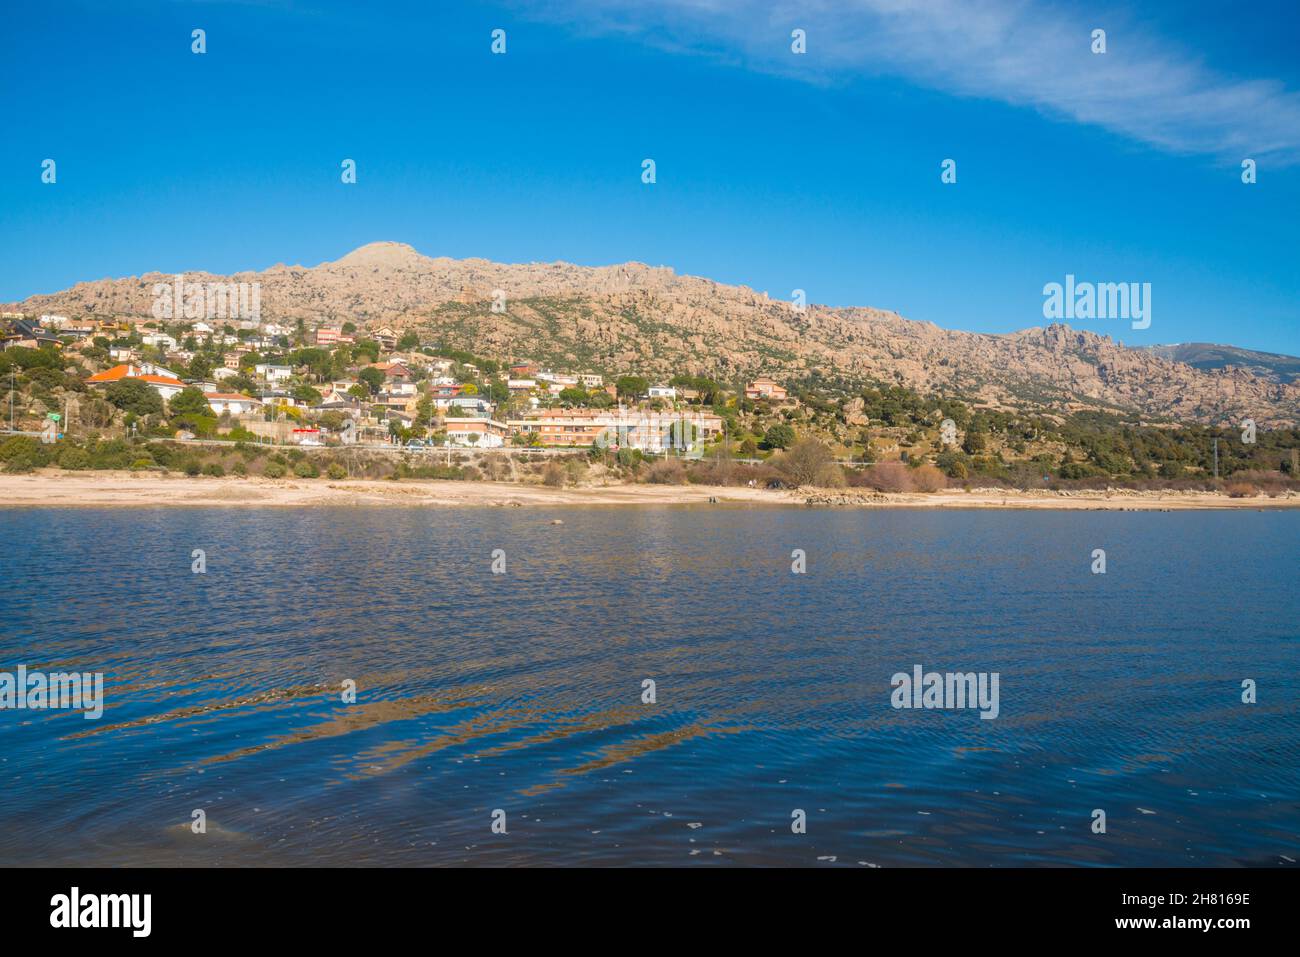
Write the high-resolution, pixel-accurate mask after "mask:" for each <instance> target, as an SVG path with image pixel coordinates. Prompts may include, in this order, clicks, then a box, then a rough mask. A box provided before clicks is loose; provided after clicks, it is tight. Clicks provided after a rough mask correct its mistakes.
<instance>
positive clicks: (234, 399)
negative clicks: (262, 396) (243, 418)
mask: <svg viewBox="0 0 1300 957" xmlns="http://www.w3.org/2000/svg"><path fill="white" fill-rule="evenodd" d="M203 398H205V399H207V400H208V405H209V406H211V408H212V411H213V413H215V414H216V415H222V414H223V413H226V412H229V413H230V414H231V415H244V414H246V413H249V412H254V411H256V410H258V409H260V408H261V406H262V403H261V402H259V401H258V400H257V399H254V398H253V397H252V396H247V395H240V394H239V393H238V392H205V393H204V394H203Z"/></svg>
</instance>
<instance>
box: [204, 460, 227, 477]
mask: <svg viewBox="0 0 1300 957" xmlns="http://www.w3.org/2000/svg"><path fill="white" fill-rule="evenodd" d="M203 474H204V475H211V476H212V477H213V478H222V477H224V476H225V474H226V470H225V469H224V468H222V467H221V463H220V462H209V463H208V464H207V465H205V466H203Z"/></svg>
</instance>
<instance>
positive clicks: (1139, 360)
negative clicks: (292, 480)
mask: <svg viewBox="0 0 1300 957" xmlns="http://www.w3.org/2000/svg"><path fill="white" fill-rule="evenodd" d="M185 275H186V278H187V280H189V281H191V282H260V283H261V286H262V294H261V306H262V318H263V319H264V320H288V321H291V322H296V321H297V320H300V319H301V320H303V321H304V323H307V324H309V325H310V324H315V323H325V324H337V323H339V322H342V321H353V322H355V323H357V324H358V325H369V326H371V327H372V328H373V327H378V326H380V325H390V326H392V327H393V328H395V329H399V330H404V329H415V330H419V331H422V332H427V333H428V334H429V335H430V336H431V337H433V339H434V340H435V341H439V342H440V343H443V344H444V345H446V346H447V347H449V348H460V349H467V350H469V351H472V352H475V353H477V354H482V355H492V356H496V357H499V358H505V359H514V358H532V359H542V360H546V361H548V362H552V363H555V364H561V363H564V364H570V365H580V364H581V365H586V366H589V367H591V368H593V369H595V370H597V371H605V372H608V373H614V374H617V373H620V372H639V373H641V374H645V375H650V376H663V377H665V378H666V377H668V376H671V375H673V374H675V373H677V372H682V371H685V372H688V373H691V374H708V375H713V376H718V377H723V378H726V379H728V380H731V379H736V378H740V377H744V376H752V375H757V374H767V375H773V376H777V377H780V378H784V379H787V380H791V381H795V380H802V379H807V378H809V377H819V378H822V379H846V380H862V381H871V382H875V383H880V384H898V385H903V386H907V387H909V388H914V389H917V390H919V391H927V392H939V393H944V392H948V393H959V394H961V395H964V396H967V397H970V398H973V399H976V400H978V401H982V402H985V403H988V404H993V405H999V406H1004V407H1018V406H1027V405H1036V406H1048V407H1052V408H1056V409H1061V410H1077V409H1080V408H1098V409H1108V410H1112V411H1116V410H1118V411H1131V412H1138V413H1141V414H1143V415H1146V416H1151V417H1159V418H1170V419H1174V420H1181V421H1191V422H1203V423H1209V424H1222V423H1224V422H1234V423H1235V422H1239V421H1240V420H1241V419H1242V418H1252V419H1254V420H1255V421H1256V422H1257V423H1258V424H1260V425H1261V426H1291V425H1294V424H1295V423H1296V422H1297V421H1300V382H1296V381H1279V380H1278V379H1276V378H1270V377H1269V376H1267V375H1262V374H1260V372H1259V371H1258V370H1253V369H1249V368H1242V367H1239V366H1235V365H1224V366H1223V367H1221V368H1196V367H1194V366H1192V365H1188V364H1187V363H1184V362H1179V361H1176V360H1173V359H1171V358H1168V357H1166V356H1164V355H1161V354H1159V353H1158V352H1156V351H1154V350H1152V349H1142V348H1130V347H1127V346H1124V345H1122V344H1120V343H1118V342H1116V341H1115V340H1113V339H1112V338H1111V337H1110V336H1109V335H1100V334H1098V333H1094V332H1088V331H1086V330H1077V329H1073V328H1071V327H1069V326H1066V325H1064V324H1061V323H1051V324H1048V325H1046V326H1036V327H1031V328H1028V329H1022V330H1019V331H1017V332H1012V333H1005V334H991V333H974V332H963V331H959V330H950V329H945V328H943V327H941V326H938V325H936V324H934V323H931V322H924V321H919V320H912V319H906V318H904V317H902V316H901V315H899V314H898V313H896V312H891V311H886V310H880V309H875V308H871V307H865V306H847V307H830V306H822V305H816V304H809V305H808V306H807V307H806V309H805V310H804V311H802V312H800V311H798V310H796V309H795V308H794V307H793V306H792V305H791V304H790V303H789V302H785V301H783V300H774V299H772V298H770V297H769V296H768V295H767V294H766V293H761V292H757V291H755V290H754V289H752V288H750V287H748V286H744V285H729V284H724V283H719V282H716V281H714V280H711V279H707V278H704V277H699V276H691V275H688V274H679V273H677V272H676V271H675V270H674V269H672V268H671V267H668V266H651V265H648V264H645V263H639V262H627V263H618V264H611V265H606V266H579V265H575V264H573V263H567V262H562V261H561V262H550V263H539V262H534V263H513V264H512V263H496V262H492V261H490V260H486V259H478V258H470V259H452V258H448V257H429V256H426V255H424V254H423V253H420V252H419V251H418V250H416V249H415V248H414V247H412V246H410V245H408V244H405V243H399V242H391V241H381V242H375V243H368V244H365V245H363V246H360V247H358V248H356V249H354V250H352V251H351V252H349V253H347V254H345V255H344V256H342V257H340V258H339V259H336V260H332V261H326V262H323V263H320V264H318V265H316V266H312V267H304V266H301V265H293V266H288V265H284V264H279V263H277V264H276V265H274V266H272V267H270V268H268V269H266V270H263V271H261V272H255V271H251V270H245V271H241V272H237V273H233V274H230V275H228V276H223V275H219V274H214V273H207V272H189V273H186V274H185ZM172 278H173V274H164V273H158V272H150V273H145V274H143V275H140V276H132V277H125V278H119V279H99V280H91V281H88V282H81V283H77V284H75V285H73V286H71V287H69V288H68V289H65V290H62V291H60V292H57V293H51V294H42V295H36V296H31V297H28V298H27V299H26V300H23V302H22V303H19V304H17V306H18V307H19V308H20V309H21V310H22V311H24V312H39V313H45V312H57V313H63V314H68V315H86V316H94V317H98V318H102V317H104V316H114V315H123V316H148V315H149V314H150V309H151V306H152V303H153V292H152V290H153V286H154V284H155V283H160V282H170V281H171V280H172ZM498 290H500V291H502V292H504V294H505V302H506V308H505V312H504V313H497V312H493V311H492V303H493V298H494V296H495V294H496V292H497V291H498ZM1243 351H1249V350H1243Z"/></svg>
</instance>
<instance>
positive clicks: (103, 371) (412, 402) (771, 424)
mask: <svg viewBox="0 0 1300 957" xmlns="http://www.w3.org/2000/svg"><path fill="white" fill-rule="evenodd" d="M0 340H2V342H3V346H4V351H3V353H0V374H3V375H4V376H5V377H6V378H7V379H8V382H7V383H5V384H6V385H7V386H8V390H7V394H6V395H5V409H4V412H5V413H7V416H8V422H7V424H8V425H9V429H10V430H11V431H14V432H18V433H27V434H28V435H29V436H34V435H37V434H38V433H40V432H41V431H42V430H45V431H46V432H50V431H51V428H52V427H51V425H50V423H54V427H53V429H52V431H53V432H54V434H55V435H57V436H58V437H59V438H60V439H63V440H76V439H79V438H82V439H88V440H90V441H92V442H103V441H104V440H130V441H132V442H136V443H143V442H155V443H156V442H160V441H165V440H179V441H181V442H192V443H196V444H197V443H215V442H226V443H235V444H238V445H241V446H247V445H249V444H252V445H256V446H266V447H288V448H297V449H299V450H311V449H327V448H340V447H350V448H354V449H382V450H389V451H400V452H402V453H407V454H409V455H410V456H413V457H416V458H412V459H411V461H417V460H418V457H419V455H420V454H421V453H426V454H427V453H433V452H437V451H443V452H445V453H447V456H448V458H447V459H446V460H445V461H446V463H447V464H448V465H450V464H451V461H452V460H451V458H450V455H451V453H452V452H453V451H454V452H456V453H457V454H458V455H459V454H460V453H484V452H492V451H494V450H496V451H517V452H521V453H522V452H538V453H546V452H552V453H562V452H565V451H568V452H571V453H572V452H590V453H599V454H600V455H602V456H603V457H604V458H605V459H606V460H608V461H612V462H613V463H614V464H616V465H618V466H623V467H624V470H625V473H630V474H631V475H632V476H636V477H641V478H644V477H646V476H649V478H650V480H656V475H658V476H659V478H660V480H667V481H686V480H689V479H690V478H691V473H689V472H687V471H686V470H685V469H683V468H682V462H670V463H669V464H668V465H667V466H666V467H662V468H659V469H658V470H657V472H656V471H655V470H653V469H652V470H650V471H648V472H641V471H640V466H641V464H642V463H643V462H644V461H646V460H654V459H661V460H672V459H678V460H682V461H684V462H687V463H689V462H690V461H693V460H694V461H700V460H705V461H711V462H712V463H714V464H715V465H716V463H717V462H718V461H719V460H720V459H722V458H725V459H726V460H727V461H728V463H734V464H744V465H747V466H750V467H751V471H748V472H744V471H742V472H737V473H734V474H735V475H739V476H744V477H746V480H747V481H751V482H752V481H756V480H758V481H763V482H780V483H785V484H794V485H798V484H821V485H829V486H839V485H844V484H846V483H847V484H854V483H855V482H860V483H869V484H873V485H874V486H876V487H878V488H883V489H884V490H887V491H888V490H907V489H917V488H919V489H927V488H938V487H943V486H945V485H947V484H953V483H959V484H960V483H969V482H970V481H972V480H974V479H976V478H978V479H980V480H981V481H982V482H985V483H987V482H990V481H992V482H997V481H1001V482H1012V483H1016V484H1020V485H1022V486H1034V485H1037V486H1038V487H1041V485H1042V484H1044V483H1046V484H1052V483H1059V482H1062V481H1065V482H1069V481H1086V480H1105V481H1110V480H1113V479H1119V478H1133V479H1146V480H1163V481H1179V480H1187V479H1189V478H1190V479H1196V478H1206V477H1215V478H1217V476H1228V475H1231V474H1233V473H1234V472H1243V473H1247V472H1248V473H1251V474H1252V475H1253V476H1254V478H1255V479H1256V481H1257V483H1258V484H1260V485H1261V487H1266V488H1267V487H1270V483H1272V485H1277V483H1280V482H1285V483H1286V484H1290V482H1291V480H1293V478H1294V476H1295V475H1296V474H1297V471H1300V469H1298V465H1300V463H1296V462H1295V458H1296V451H1295V450H1296V448H1297V447H1298V446H1300V441H1298V439H1300V436H1297V434H1296V433H1295V431H1294V430H1290V431H1288V430H1275V431H1273V432H1267V431H1262V432H1261V433H1260V441H1259V442H1258V444H1255V445H1254V447H1250V446H1247V445H1243V444H1242V443H1241V442H1235V443H1234V442H1232V441H1231V440H1230V436H1231V432H1230V431H1225V430H1215V429H1211V428H1206V427H1199V426H1193V427H1191V428H1173V427H1171V426H1170V425H1169V424H1161V423H1145V422H1143V421H1141V420H1140V419H1138V418H1137V417H1132V418H1131V419H1128V420H1125V419H1123V418H1122V417H1107V416H1105V415H1102V414H1099V413H1089V414H1076V415H1074V416H1061V415H1054V414H1051V413H1050V412H1046V413H1043V414H1038V415H1031V414H1023V413H1021V414H1017V413H1010V412H1006V411H1001V410H997V409H994V408H989V407H982V406H981V405H980V404H979V403H978V402H970V401H962V400H961V399H959V398H943V397H938V396H928V397H925V396H921V395H920V394H918V393H916V392H914V391H911V390H908V389H905V388H902V387H897V386H895V387H887V386H881V387H878V388H870V387H865V388H864V387H857V388H855V387H853V386H852V385H849V384H845V383H842V382H836V381H830V380H828V381H824V382H817V381H807V380H805V381H802V382H800V383H798V384H797V385H795V384H786V383H781V382H778V381H776V380H775V379H774V378H772V377H770V376H765V375H758V374H755V375H753V376H752V377H747V378H744V379H742V380H741V381H738V382H735V383H720V382H718V381H716V380H715V379H712V378H709V377H707V376H696V375H687V374H677V375H674V376H672V377H670V378H668V379H667V380H655V379H651V378H648V377H646V376H643V375H640V374H638V371H637V370H635V369H626V370H607V369H589V368H566V369H554V368H544V367H542V365H541V364H540V363H539V362H536V361H532V360H530V359H529V358H527V357H520V356H509V357H501V356H498V357H487V356H479V355H475V354H473V353H470V352H466V351H463V350H459V349H455V348H450V347H448V345H447V344H446V343H444V342H440V341H433V340H432V339H431V338H430V337H429V336H425V335H421V334H420V333H419V332H417V331H415V330H412V329H409V328H408V329H404V330H399V329H395V328H393V327H392V326H389V325H386V324H383V323H381V322H371V323H363V324H361V325H358V324H356V323H353V322H348V321H344V322H317V323H312V322H310V321H308V320H305V319H303V318H298V319H296V320H292V321H290V320H279V321H261V320H260V319H233V320H230V321H220V320H216V319H174V320H173V319H156V318H153V317H140V316H129V315H122V316H114V317H111V318H87V317H84V316H82V317H70V316H64V315H58V314H41V315H30V316H29V315H24V314H19V313H6V314H3V315H0ZM1219 437H1222V438H1223V439H1224V441H1223V442H1220V443H1215V441H1214V440H1215V439H1216V438H1219ZM1117 439H1118V441H1117ZM1216 445H1217V446H1218V447H1215V446H1216ZM799 447H802V448H801V449H799V451H798V454H797V455H796V454H795V449H797V448H799ZM17 448H18V446H11V450H12V449H17ZM24 448H26V446H24ZM50 454H53V453H50ZM1211 455H1213V456H1214V458H1213V460H1211V458H1210V456H1211ZM611 456H612V457H613V458H612V459H610V457H611ZM0 457H3V458H4V459H5V461H6V462H7V463H8V467H10V468H14V467H23V466H24V464H30V463H29V462H28V458H30V457H29V456H26V455H25V454H18V453H17V452H14V454H11V455H8V456H0ZM160 457H161V458H164V459H166V458H167V456H166V455H161V456H160V455H159V454H158V450H157V449H156V447H155V451H154V453H152V454H150V455H147V456H141V457H139V458H137V459H134V460H132V462H133V466H134V465H135V464H136V463H139V467H152V466H157V465H163V464H165V463H160V462H159V461H158V459H159V458H160ZM48 458H49V455H46V456H45V459H48ZM300 458H301V456H298V455H295V459H300ZM69 460H70V461H71V462H73V463H77V462H79V461H80V457H79V456H78V455H70V456H69ZM425 460H427V461H429V462H433V461H436V459H435V457H434V456H432V455H426V459H425ZM796 460H797V461H796ZM92 461H93V460H92ZM457 461H458V462H460V461H463V460H462V459H460V458H458V459H457ZM15 463H16V464H15ZM765 463H767V464H771V465H780V466H783V468H784V471H783V472H779V473H778V472H775V471H773V470H772V469H767V470H761V469H760V470H757V471H754V470H752V469H753V467H757V466H762V465H764V464H765ZM41 464H60V465H64V467H69V466H67V465H66V464H65V463H64V460H63V458H62V457H61V456H59V457H56V458H54V459H53V462H52V463H46V462H44V461H42V463H41ZM289 464H290V463H289V460H285V465H289ZM72 467H76V466H75V464H74V465H73V466H72ZM92 467H93V465H92ZM216 467H217V468H220V466H216ZM420 467H421V466H420V465H416V466H408V467H407V468H408V472H409V474H416V472H415V471H410V469H411V468H414V469H416V470H418V469H419V468H420ZM845 467H847V470H846V468H845ZM1211 469H1213V470H1214V472H1213V473H1212V472H1211ZM274 471H275V470H272V473H271V474H272V476H274ZM426 471H427V467H426ZM300 472H301V473H302V474H311V472H310V469H303V470H300ZM430 474H431V473H430ZM728 474H729V475H730V474H731V473H728ZM625 477H628V476H627V475H625ZM713 477H714V478H717V477H718V476H717V473H716V469H715V472H714V476H713ZM727 478H728V476H723V479H722V480H723V481H726V480H727ZM1278 487H1280V486H1278Z"/></svg>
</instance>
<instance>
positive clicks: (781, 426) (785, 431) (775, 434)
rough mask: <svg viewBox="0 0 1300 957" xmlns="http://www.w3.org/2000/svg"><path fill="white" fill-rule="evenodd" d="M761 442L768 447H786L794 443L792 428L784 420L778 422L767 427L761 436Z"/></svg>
mask: <svg viewBox="0 0 1300 957" xmlns="http://www.w3.org/2000/svg"><path fill="white" fill-rule="evenodd" d="M763 444H764V445H765V446H767V447H768V448H769V449H786V448H789V447H790V446H791V445H793V444H794V429H792V428H791V427H790V426H788V425H786V424H785V423H784V422H778V423H777V424H776V425H774V426H772V427H771V428H769V429H768V430H767V432H766V434H765V435H764V436H763Z"/></svg>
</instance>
